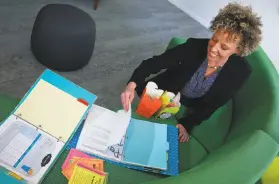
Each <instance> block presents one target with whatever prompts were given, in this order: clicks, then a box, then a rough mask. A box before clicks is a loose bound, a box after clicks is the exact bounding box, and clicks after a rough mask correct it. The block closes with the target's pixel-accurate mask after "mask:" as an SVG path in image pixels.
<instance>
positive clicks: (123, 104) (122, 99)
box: [121, 93, 126, 110]
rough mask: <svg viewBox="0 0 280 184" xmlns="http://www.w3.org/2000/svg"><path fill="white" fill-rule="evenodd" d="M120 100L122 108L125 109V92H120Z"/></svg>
mask: <svg viewBox="0 0 280 184" xmlns="http://www.w3.org/2000/svg"><path fill="white" fill-rule="evenodd" d="M121 101H122V106H123V109H124V110H126V104H125V93H122V94H121Z"/></svg>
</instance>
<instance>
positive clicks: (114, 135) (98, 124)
mask: <svg viewBox="0 0 280 184" xmlns="http://www.w3.org/2000/svg"><path fill="white" fill-rule="evenodd" d="M130 118H131V111H128V112H124V111H119V112H118V113H116V112H113V111H111V110H108V109H105V108H103V107H100V106H97V105H93V106H92V108H91V109H90V111H89V114H88V116H87V118H86V121H85V124H84V127H83V130H82V133H81V136H80V139H79V141H78V146H77V148H78V147H79V148H83V147H87V148H88V149H92V152H94V151H96V150H99V151H104V150H106V149H107V148H108V147H109V146H112V145H116V144H118V143H120V142H121V140H122V138H123V136H124V135H125V132H126V129H127V127H128V125H129V122H130ZM82 150H83V149H82Z"/></svg>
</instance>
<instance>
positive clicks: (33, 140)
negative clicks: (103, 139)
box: [0, 70, 97, 184]
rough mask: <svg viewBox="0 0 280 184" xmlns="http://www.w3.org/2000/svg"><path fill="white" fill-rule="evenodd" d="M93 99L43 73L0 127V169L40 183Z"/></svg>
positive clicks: (84, 92) (85, 93)
mask: <svg viewBox="0 0 280 184" xmlns="http://www.w3.org/2000/svg"><path fill="white" fill-rule="evenodd" d="M96 98H97V97H96V96H95V95H93V94H91V93H89V92H88V91H86V90H84V89H82V88H81V87H79V86H77V85H75V84H73V83H72V82H70V81H68V80H66V79H65V78H63V77H61V76H59V75H57V74H55V73H53V72H52V71H50V70H46V71H45V72H43V74H42V75H41V76H40V77H39V78H38V79H37V81H36V82H35V84H34V85H33V86H32V87H31V88H30V90H29V91H28V92H27V94H26V95H25V96H24V97H23V98H22V100H21V101H20V103H19V104H18V106H17V107H16V108H15V109H14V111H13V112H12V113H11V114H10V116H9V117H8V118H7V119H5V120H4V121H3V122H2V124H1V125H0V166H1V167H2V168H3V169H4V170H5V172H7V173H11V172H12V173H15V174H10V175H11V176H13V175H14V176H18V177H20V178H22V179H23V180H24V181H26V182H28V183H32V184H33V183H39V182H40V181H42V179H43V177H44V176H45V175H46V173H47V172H48V171H49V169H50V167H51V166H52V164H53V163H54V161H55V160H56V159H57V157H58V156H59V154H60V153H61V151H62V150H63V149H64V147H65V146H66V144H67V142H68V141H69V140H70V138H71V137H72V136H73V133H74V132H75V130H76V129H77V128H78V126H79V125H80V123H81V122H82V120H83V119H84V118H85V116H86V114H87V112H88V110H89V109H90V107H91V106H92V104H93V103H94V101H95V100H96ZM0 180H1V178H0Z"/></svg>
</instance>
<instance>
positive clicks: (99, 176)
mask: <svg viewBox="0 0 280 184" xmlns="http://www.w3.org/2000/svg"><path fill="white" fill-rule="evenodd" d="M106 181H107V175H106V173H103V172H99V171H95V170H92V169H90V168H87V167H85V166H83V165H76V166H75V167H74V171H73V174H72V176H71V178H70V180H69V184H81V183H83V184H93V183H96V184H105V183H106Z"/></svg>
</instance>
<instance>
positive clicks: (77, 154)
mask: <svg viewBox="0 0 280 184" xmlns="http://www.w3.org/2000/svg"><path fill="white" fill-rule="evenodd" d="M73 157H80V158H92V157H91V156H89V155H87V154H85V153H83V152H81V151H79V150H76V149H74V148H71V150H70V152H69V154H68V155H67V157H66V159H65V161H64V163H63V165H62V167H61V169H62V170H64V169H65V168H66V167H68V166H69V164H70V160H71V159H72V158H73Z"/></svg>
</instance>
